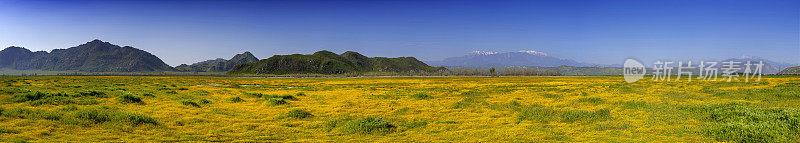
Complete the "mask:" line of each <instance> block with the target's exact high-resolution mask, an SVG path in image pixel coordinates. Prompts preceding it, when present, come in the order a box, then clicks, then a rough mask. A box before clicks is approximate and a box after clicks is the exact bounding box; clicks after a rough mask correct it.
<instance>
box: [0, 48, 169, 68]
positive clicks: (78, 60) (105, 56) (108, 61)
mask: <svg viewBox="0 0 800 143" xmlns="http://www.w3.org/2000/svg"><path fill="white" fill-rule="evenodd" d="M0 68H10V69H17V70H47V71H69V70H75V71H86V72H145V71H170V70H174V69H173V68H172V67H170V66H169V65H167V64H165V63H164V62H163V61H161V59H159V58H158V57H156V56H155V55H153V54H150V53H148V52H146V51H143V50H140V49H136V48H133V47H130V46H124V47H120V46H117V45H113V44H111V43H108V42H103V41H100V40H93V41H91V42H88V43H86V44H81V45H79V46H76V47H71V48H68V49H55V50H53V51H52V52H49V53H48V52H44V51H38V52H31V51H30V50H28V49H25V48H21V47H8V48H6V49H4V50H2V51H0Z"/></svg>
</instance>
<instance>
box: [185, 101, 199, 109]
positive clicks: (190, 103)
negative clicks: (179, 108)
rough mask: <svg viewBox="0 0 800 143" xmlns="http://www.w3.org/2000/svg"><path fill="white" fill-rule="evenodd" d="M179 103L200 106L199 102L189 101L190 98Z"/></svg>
mask: <svg viewBox="0 0 800 143" xmlns="http://www.w3.org/2000/svg"><path fill="white" fill-rule="evenodd" d="M181 104H183V105H187V106H194V107H198V108H200V104H197V102H194V101H191V100H184V101H181Z"/></svg>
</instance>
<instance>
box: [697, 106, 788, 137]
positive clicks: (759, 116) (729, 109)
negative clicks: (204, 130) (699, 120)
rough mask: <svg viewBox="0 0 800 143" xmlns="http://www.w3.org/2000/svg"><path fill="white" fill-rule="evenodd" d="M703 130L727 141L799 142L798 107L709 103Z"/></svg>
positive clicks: (711, 135)
mask: <svg viewBox="0 0 800 143" xmlns="http://www.w3.org/2000/svg"><path fill="white" fill-rule="evenodd" d="M708 110H709V111H708V112H709V113H710V114H709V115H707V118H706V120H707V121H709V122H711V124H710V125H708V127H707V128H706V129H705V130H704V133H705V134H706V135H708V136H710V137H713V138H714V139H716V140H718V141H726V142H798V141H800V110H797V109H782V108H762V107H757V106H756V105H751V104H747V103H728V104H718V105H712V106H710V107H709V108H708Z"/></svg>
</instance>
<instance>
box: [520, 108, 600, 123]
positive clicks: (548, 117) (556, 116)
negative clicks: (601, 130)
mask: <svg viewBox="0 0 800 143" xmlns="http://www.w3.org/2000/svg"><path fill="white" fill-rule="evenodd" d="M516 110H517V112H518V114H517V118H518V119H520V120H533V121H539V122H551V121H560V122H564V123H572V122H581V121H584V122H595V121H605V120H608V119H611V112H610V109H601V110H597V111H584V110H570V111H559V110H554V109H551V108H547V107H544V106H539V105H529V106H524V107H521V108H518V109H516Z"/></svg>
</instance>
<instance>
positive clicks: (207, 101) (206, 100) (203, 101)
mask: <svg viewBox="0 0 800 143" xmlns="http://www.w3.org/2000/svg"><path fill="white" fill-rule="evenodd" d="M198 102H200V103H201V104H211V101H210V100H208V99H200V101H198Z"/></svg>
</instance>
